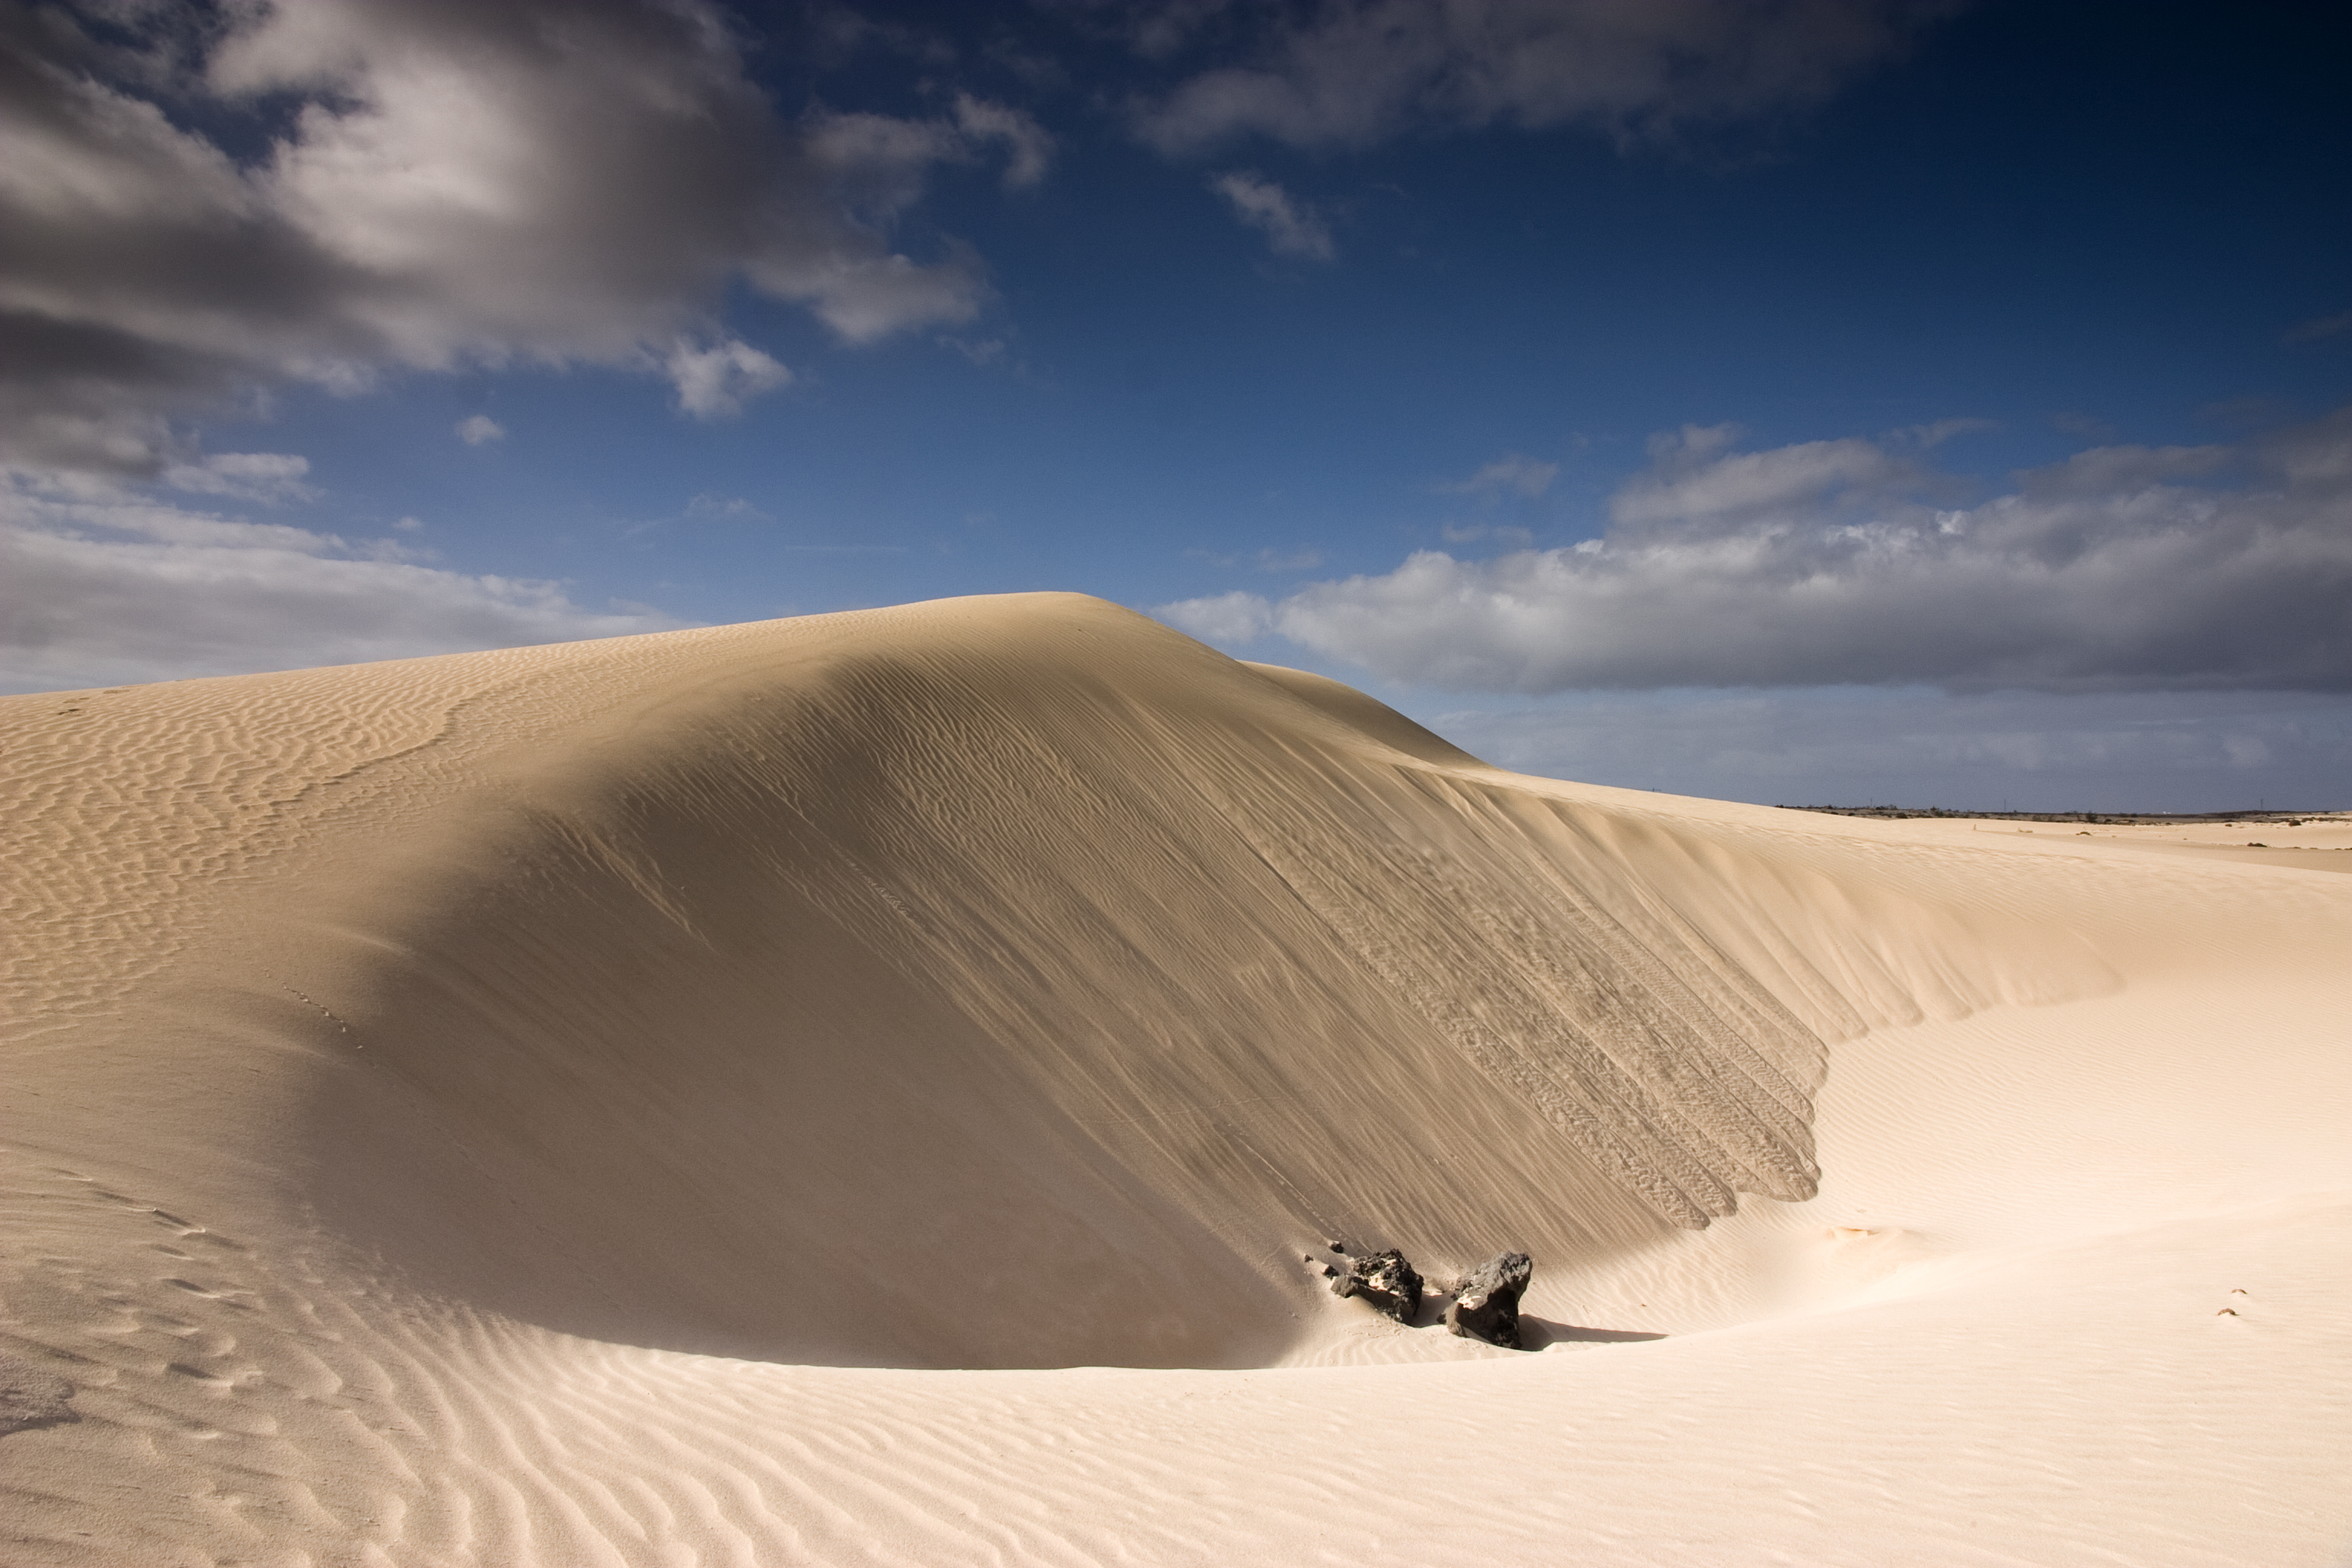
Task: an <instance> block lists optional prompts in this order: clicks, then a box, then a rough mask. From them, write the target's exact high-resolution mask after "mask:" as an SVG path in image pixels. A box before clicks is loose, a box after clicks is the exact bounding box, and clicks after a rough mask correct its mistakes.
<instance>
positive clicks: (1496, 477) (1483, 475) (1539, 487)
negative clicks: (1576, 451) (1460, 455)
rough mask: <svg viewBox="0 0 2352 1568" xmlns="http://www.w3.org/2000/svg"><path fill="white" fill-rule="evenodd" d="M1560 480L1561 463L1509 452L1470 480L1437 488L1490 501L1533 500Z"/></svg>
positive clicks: (1454, 481) (1455, 481) (1461, 480)
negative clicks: (1504, 498) (1507, 497)
mask: <svg viewBox="0 0 2352 1568" xmlns="http://www.w3.org/2000/svg"><path fill="white" fill-rule="evenodd" d="M1558 478H1559V464H1558V463H1540V462H1538V461H1537V460H1536V459H1535V458H1523V457H1521V456H1519V454H1517V452H1511V453H1508V454H1507V455H1505V456H1503V457H1501V458H1496V460H1495V461H1493V462H1491V463H1489V464H1487V465H1486V467H1485V468H1480V469H1479V470H1478V471H1477V472H1476V473H1475V474H1473V475H1471V476H1470V477H1469V478H1468V479H1455V480H1453V481H1451V482H1449V483H1446V484H1442V485H1439V486H1437V487H1436V488H1437V489H1438V491H1439V492H1440V493H1441V494H1444V495H1457V496H1479V497H1483V498H1486V499H1490V500H1491V499H1493V498H1495V497H1498V496H1503V495H1519V496H1525V497H1526V498H1527V499H1528V500H1534V499H1535V498H1536V497H1538V496H1539V495H1541V494H1543V493H1544V491H1546V490H1548V489H1551V482H1552V480H1554V479H1558Z"/></svg>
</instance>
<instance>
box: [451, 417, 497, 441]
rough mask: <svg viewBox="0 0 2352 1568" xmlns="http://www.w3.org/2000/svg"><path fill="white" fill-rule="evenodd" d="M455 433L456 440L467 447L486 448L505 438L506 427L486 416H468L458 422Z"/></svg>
mask: <svg viewBox="0 0 2352 1568" xmlns="http://www.w3.org/2000/svg"><path fill="white" fill-rule="evenodd" d="M506 438H507V427H506V426H503V425H501V424H499V422H498V421H497V420H495V419H493V418H491V417H490V416H488V415H487V414H475V415H469V416H467V417H466V418H463V419H460V420H458V421H457V439H458V440H460V441H463V442H464V443H466V445H467V446H468V447H486V446H488V445H489V444H490V443H491V442H493V441H503V440H505V439H506Z"/></svg>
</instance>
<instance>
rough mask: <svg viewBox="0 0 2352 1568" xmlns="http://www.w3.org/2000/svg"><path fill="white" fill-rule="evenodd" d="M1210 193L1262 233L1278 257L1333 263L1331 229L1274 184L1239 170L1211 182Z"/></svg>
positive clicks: (1312, 212) (1303, 205) (1261, 177)
mask: <svg viewBox="0 0 2352 1568" xmlns="http://www.w3.org/2000/svg"><path fill="white" fill-rule="evenodd" d="M1209 189H1210V190H1212V191H1213V192H1215V193H1216V194H1217V195H1221V196H1223V197H1224V198H1225V200H1226V201H1227V202H1228V203H1230V204H1232V206H1233V209H1234V216H1235V217H1237V218H1239V219H1241V220H1242V222H1244V223H1245V224H1247V225H1249V226H1251V227H1252V228H1255V229H1258V230H1260V231H1261V232H1263V233H1264V234H1265V239H1266V243H1267V244H1268V245H1270V246H1272V247H1274V249H1275V252H1276V254H1277V255H1281V256H1303V257H1306V258H1308V259H1309V260H1314V261H1328V260H1330V259H1331V258H1332V255H1333V254H1334V253H1333V251H1332V248H1331V231H1330V229H1329V228H1328V227H1327V226H1325V225H1324V222H1323V220H1322V219H1321V218H1320V217H1318V216H1316V213H1315V210H1314V209H1313V208H1312V207H1309V206H1307V205H1306V204H1305V203H1303V202H1299V201H1296V200H1294V199H1293V198H1292V197H1291V195H1290V193H1289V192H1287V191H1286V190H1284V189H1283V188H1282V187H1281V186H1280V185H1277V184H1275V183H1274V182H1273V181H1272V180H1269V179H1266V178H1265V177H1263V176H1262V175H1259V174H1253V173H1251V172H1250V171H1248V170H1246V169H1238V170H1235V171H1234V172H1233V173H1231V174H1218V175H1216V176H1214V177H1213V178H1212V179H1211V180H1210V181H1209Z"/></svg>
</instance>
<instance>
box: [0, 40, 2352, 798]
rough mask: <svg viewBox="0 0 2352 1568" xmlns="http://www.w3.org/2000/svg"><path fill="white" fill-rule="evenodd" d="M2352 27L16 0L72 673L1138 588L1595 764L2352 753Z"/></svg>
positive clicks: (1811, 773)
mask: <svg viewBox="0 0 2352 1568" xmlns="http://www.w3.org/2000/svg"><path fill="white" fill-rule="evenodd" d="M2348 51H2352V10H2347V8H2345V7H2342V6H2339V5H2317V4H2313V5H2263V4H2240V5H2219V4H2206V5H2170V4H2164V3H2160V0H2137V3H2130V4H2105V3H2100V0H2070V3H2069V4H2066V5H2048V4H2043V3H2039V0H1981V3H1977V4H1948V3H1936V0H1927V3H1904V0H1517V3H1509V0H1318V3H1300V4H1252V3H1247V0H1167V3H1165V4H1160V5H1140V4H1113V3H1111V0H1027V3H1024V0H1001V3H998V4H990V5H971V4H961V5H911V4H896V5H883V4H870V5H856V4H809V5H748V4H747V5H732V6H730V5H721V4H718V3H717V0H510V3H509V0H500V3H484V0H299V3H280V4H274V5H273V4H269V3H268V0H233V3H224V4H217V5H190V4H178V5H174V4H157V3H153V0H87V3H84V4H79V5H68V4H25V3H22V0H0V551H5V565H0V572H5V585H0V689H5V690H10V691H44V690H57V689H77V688H83V687H90V686H100V685H117V684H126V683H130V682H136V681H148V680H162V679H181V678H185V677H190V676H203V675H215V674H232V673H241V672H247V671H253V670H263V669H276V668H300V667H306V666H311V665H319V664H334V663H347V662H353V661H358V660H364V659H375V658H400V657H407V656H411V655H417V654H432V653H443V652H452V651H457V650H461V649H470V648H480V647H503V646H513V645H520V644H530V643H541V642H551V641H559V640H566V639H571V638H577V637H602V636H609V635H617V634H625V633H631V632H642V631H658V630H665V629H670V628H675V627H680V626H697V625H707V624H717V623H725V622H734V621H742V620H753V619H761V618H766V617H771V616H794V615H807V614H816V613H822V612H825V611H832V610H841V609H853V608H863V607H867V606H872V605H886V604H897V603H903V602H907V601H910V600H919V599H927V598H935V597H940V596H945V595H962V594H984V593H1001V592H1013V591H1024V590H1031V589H1069V590H1076V591H1080V592H1085V593H1089V594H1096V595H1101V596H1103V597H1105V598H1108V599H1111V600H1114V601H1117V602H1118V603H1121V604H1125V605H1132V606H1133V607H1135V608H1137V609H1139V610H1141V611H1144V612H1146V613H1149V614H1150V615H1153V616H1158V617H1160V619H1161V620H1163V621H1165V622H1167V623H1168V624H1170V625H1171V626H1177V627H1179V628H1180V629H1182V630H1184V631H1186V632H1188V633H1190V634H1191V635H1192V636H1195V637H1200V638H1201V639H1202V640H1203V641H1206V642H1208V643H1210V644H1212V645H1213V646H1215V647H1219V648H1222V649H1223V650H1225V651H1226V652H1229V653H1232V654H1234V655H1235V656H1236V657H1239V658H1252V659H1259V660H1264V661H1268V662H1273V663H1278V664H1288V665H1294V666H1297V667H1301V668H1310V669H1316V670H1319V671H1321V672H1323V673H1325V674H1328V675H1331V676H1334V677H1337V678H1338V679H1342V680H1346V681H1349V683H1351V684H1354V685H1357V686H1360V687H1361V688H1363V689H1366V690H1368V691H1370V692H1372V693H1374V694H1375V695H1377V696H1379V697H1381V699H1382V700H1386V701H1388V702H1390V703H1391V704H1392V705H1394V706H1396V707H1398V708H1400V709H1402V710H1404V711H1405V712H1407V713H1410V714H1412V716H1413V717H1415V718H1417V719H1419V720H1421V721H1423V722H1424V723H1426V724H1429V725H1430V726H1432V727H1433V728H1434V729H1436V730H1437V731H1440V732H1441V733H1443V734H1444V735H1446V736H1447V737H1448V738H1449V739H1452V740H1454V741H1455V742H1458V743H1461V744H1463V745H1465V746H1467V747H1468V748H1469V749H1471V750H1472V751H1474V752H1478V753H1479V754H1480V755H1482V756H1485V757H1486V758H1487V759H1488V760H1489V761H1492V762H1495V763H1500V764H1503V765H1506V766H1510V767H1515V768H1518V769H1522V770H1525V771H1528V772H1532V773H1545V774H1549V775H1553V776H1559V777H1568V778H1576V779H1582V780H1587V781H1590V782H1594V783H1601V784H1622V785H1629V786H1632V787H1635V788H1644V789H1658V790H1666V791H1672V792H1676V793H1682V794H1692V795H1712V796H1717V797H1722V798H1729V799H1739V800H1750V801H1757V802H1761V803H1765V804H1790V805H1795V804H1828V803H1836V804H1846V805H1862V804H1901V805H1916V806H1923V807H1924V806H1928V805H1937V806H1942V807H1946V808H1951V809H2000V808H2003V807H2007V808H2010V809H2017V810H2042V811H2071V810H2084V809H2088V810H2102V811H2133V810H2140V811H2216V810H2235V809H2240V808H2252V807H2256V806H2260V805H2267V806H2271V807H2274V808H2281V807H2283V808H2290V809H2325V808H2331V807H2344V806H2352V176H2347V170H2352V93H2347V92H2345V91H2344V90H2343V89H2342V82H2341V62H2342V61H2343V60H2344V59H2345V58H2347V52H2348Z"/></svg>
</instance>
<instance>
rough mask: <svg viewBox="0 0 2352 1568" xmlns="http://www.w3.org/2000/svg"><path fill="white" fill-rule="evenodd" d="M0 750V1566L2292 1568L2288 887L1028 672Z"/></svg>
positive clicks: (2320, 1474)
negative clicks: (1418, 1317) (1388, 1262)
mask: <svg viewBox="0 0 2352 1568" xmlns="http://www.w3.org/2000/svg"><path fill="white" fill-rule="evenodd" d="M0 722H5V733H6V739H7V746H8V763H7V768H8V773H7V782H6V791H7V794H6V803H7V804H6V817H5V821H6V823H7V830H8V834H9V851H8V861H7V865H8V880H7V885H6V888H5V903H6V908H7V911H8V915H9V919H10V921H11V925H12V928H13V929H12V931H11V935H10V938H9V943H8V950H7V953H6V955H5V957H6V963H7V965H8V970H7V980H8V984H9V986H10V991H9V1000H8V1018H9V1026H10V1044H9V1046H8V1058H7V1064H8V1065H7V1072H6V1084H5V1088H6V1095H7V1108H8V1117H9V1121H8V1125H7V1127H6V1129H5V1150H0V1153H5V1174H0V1184H5V1202H6V1213H5V1240H6V1246H7V1259H6V1274H5V1321H0V1329H5V1362H0V1415H5V1421H0V1426H6V1427H10V1428H13V1429H12V1430H9V1431H8V1432H7V1435H6V1436H0V1486H5V1522H0V1532H5V1534H4V1535H0V1538H5V1540H6V1541H7V1542H8V1546H7V1549H6V1561H7V1562H9V1563H108V1564H111V1563H486V1564H503V1563H548V1564H572V1563H648V1564H655V1563H658V1564H684V1563H747V1564H749V1563H758V1564H767V1563H801V1562H826V1563H991V1562H1001V1563H1013V1562H1018V1563H1026V1562H1040V1563H1143V1564H1150V1563H1210V1562H1220V1563H1223V1562H1265V1563H1316V1562H1326V1561H1328V1562H1391V1561H1393V1562H1414V1563H1496V1562H1501V1563H1564V1562H1577V1563H1692V1564H1717V1563H1780V1562H1798V1563H1856V1564H1885V1563H1967V1564H1978V1563H1983V1564H1994V1563H2004V1564H2007V1563H2053V1564H2054V1563H2085V1564H2088V1563H2183V1564H2192V1563H2193V1564H2208V1563H2214V1564H2218V1563H2248V1564H2253V1563H2261V1564H2303V1563H2308V1564H2314V1565H2319V1564H2330V1565H2334V1564H2341V1563H2344V1562H2345V1561H2346V1560H2347V1557H2346V1554H2347V1549H2352V1488H2347V1485H2346V1477H2347V1475H2352V1415H2347V1412H2352V1135H2347V1127H2352V962H2347V954H2352V878H2347V877H2343V876H2337V875H2329V874H2326V873H2325V872H2323V871H2320V870H2315V869H2307V868H2302V867H2299V866H2294V865H2263V864H2250V863H2232V862H2229V861H2225V860H2221V859H2218V858H2212V857H2210V856H2204V857H2190V856H2187V855H2182V854H2178V853H2173V854H2165V853H2157V852H2151V851H2150V850H2148V849H2144V848H2138V847H2133V846H2132V845H2131V844H2130V843H2128V842H2126V841H2124V840H2119V839H2116V838H2113V837H2108V838H2096V839H2086V838H2079V837H2058V836H2055V835H2043V836H2033V835H2026V834H2020V833H2015V832H2006V833H1999V834H1995V833H1981V832H1975V831H1972V830H1971V829H1970V828H1969V826H1968V825H1965V824H1954V823H1925V822H1872V821H1859V820H1853V819H1847V818H1839V817H1830V816H1811V815H1804V814H1799V813H1793V812H1781V811H1774V810H1768V809H1764V808H1759V807H1749V806H1739V805H1724V804H1720V803H1715V802H1706V801H1696V800H1685V799H1680V798H1675V797H1671V796H1662V795H1646V794H1639V793H1634V792H1627V791H1620V790H1612V789H1604V788H1597V787H1590V786H1583V785H1577V784H1559V783H1555V782H1552V781H1549V780H1540V779H1532V778H1526V777H1520V776H1517V775H1513V774H1508V773H1501V772H1498V771H1496V770H1494V769H1490V768H1488V767H1486V766H1485V765H1484V764H1482V763H1478V762H1477V761H1476V760H1475V759H1474V758H1471V757H1469V756H1466V755H1465V754H1464V753H1462V752H1458V751H1456V750H1454V748H1453V747H1451V746H1449V745H1447V744H1446V743H1445V742H1443V741H1442V740H1440V739H1438V738H1437V737H1435V736H1433V735H1431V734H1429V733H1428V732H1426V731H1423V730H1421V729H1419V728H1418V727H1417V726H1415V725H1413V724H1412V723H1411V722H1409V721H1405V720H1404V719H1402V718H1401V717H1400V716H1398V715H1396V714H1394V713H1392V712H1391V711H1390V710H1386V709H1384V708H1381V706H1379V705H1378V704H1376V703H1373V702H1371V701H1370V700H1369V699H1367V698H1364V697H1362V696H1361V695H1360V694H1358V693H1356V692H1353V691H1351V690H1349V689H1347V688H1345V687H1341V686H1338V685H1336V684H1334V683H1331V682H1328V681H1326V680H1322V679H1319V678H1316V677H1312V676H1306V675H1300V674H1297V673H1296V672H1291V671H1285V670H1279V669H1273V668H1261V667H1255V666H1249V665H1242V664H1236V663H1234V662H1233V661H1231V660H1229V659H1226V658H1223V657H1222V656H1220V655H1218V654H1215V653H1213V652H1212V651H1210V650H1208V649H1206V648H1203V647H1200V646H1199V645H1197V644H1194V643H1192V642H1190V641H1188V640H1187V639H1185V638H1183V637H1179V636H1178V635H1176V634H1175V633H1173V632H1171V631H1169V630H1167V629H1165V628H1163V627H1160V626H1156V625H1154V624H1153V623H1150V622H1149V621H1146V620H1144V619H1142V618H1141V617H1139V616H1133V615H1131V614H1129V613H1128V612H1125V611H1122V610H1119V609H1117V608H1115V607H1112V606H1110V605H1104V604H1101V603H1099V602H1097V601H1093V600H1087V599H1083V598H1078V597H1074V596H1066V595H1029V596H1022V597H1016V598H1009V599H986V600H963V601H950V602H946V603H941V604H936V605H921V606H914V607H910V608H907V609H902V610H890V611H874V612H866V613H861V614H856V615H844V616H823V617H816V618H813V619H806V620H799V621H784V622H775V623H771V624H766V625H756V626H730V627H720V628H716V629H712V630H708V631H696V632H683V633H675V634H668V635H665V636H660V637H635V638H623V639H616V640H613V641H606V642H595V643H583V644H576V645H570V646H565V647H548V648H530V649H520V650H513V651H508V652H499V653H488V654H478V655H462V656H456V657H450V658H434V659H420V660H410V661H404V662H398V663H392V664H382V665H371V666H361V667H354V668H341V669H324V670H310V671H302V672H297V673H292V674H285V675H265V676H251V677H239V678H233V679H216V680H200V681H186V682H180V683H175V684H172V685H166V686H156V687H140V688H129V689H114V690H110V691H104V692H97V691H92V692H79V693H69V694H62V695H54V696H42V697H31V698H15V699H8V700H5V702H0ZM1335 1238H1344V1239H1345V1240H1347V1241H1348V1242H1349V1244H1350V1245H1351V1246H1354V1247H1359V1248H1366V1247H1389V1246H1395V1247H1402V1248H1403V1249H1404V1250H1405V1251H1406V1252H1407V1253H1408V1254H1409V1255H1410V1256H1411V1257H1412V1258H1413V1259H1414V1260H1415V1262H1416V1263H1418V1264H1419V1265H1420V1266H1421V1267H1422V1268H1423V1270H1424V1271H1425V1272H1430V1273H1433V1274H1436V1275H1439V1276H1445V1275H1450V1274H1454V1273H1456V1272H1459V1271H1465V1270H1466V1269H1467V1268H1469V1267H1470V1266H1472V1265H1473V1264H1475V1262H1477V1261H1478V1260H1479V1259H1480V1258H1483V1257H1485V1256H1486V1255H1488V1254H1490V1253H1492V1252H1495V1251H1496V1250H1499V1249H1500V1248H1502V1247H1517V1248H1520V1249H1523V1250H1525V1251H1527V1252H1528V1253H1530V1254H1532V1255H1533V1256H1534V1257H1535V1258H1536V1260H1537V1274H1536V1281H1535V1286H1534V1288H1533V1289H1532V1290H1531V1291H1530V1293H1529V1295H1528V1302H1527V1306H1528V1311H1529V1312H1530V1314H1531V1321H1532V1324H1533V1327H1534V1330H1535V1332H1534V1335H1533V1340H1534V1342H1536V1343H1537V1344H1538V1345H1539V1346H1540V1347H1541V1353H1536V1354H1514V1353H1511V1352H1502V1351H1496V1350H1492V1349H1489V1348H1487V1347H1484V1346H1480V1345H1476V1344H1474V1343H1471V1342H1465V1341H1463V1340H1458V1339H1454V1338H1452V1337H1450V1336H1448V1335H1446V1334H1445V1333H1444V1331H1443V1330H1442V1329H1436V1328H1421V1329H1417V1330H1408V1329H1405V1328H1402V1327H1399V1326H1397V1325H1395V1324H1392V1323H1390V1322H1388V1321H1385V1320H1383V1319H1381V1318H1379V1317H1377V1316H1375V1315H1374V1314H1372V1313H1371V1312H1370V1311H1369V1310H1367V1309H1365V1308H1364V1307H1363V1306H1362V1305H1361V1304H1360V1303H1358V1302H1353V1301H1341V1300H1336V1299H1334V1298H1333V1297H1331V1296H1330V1295H1329V1294H1328V1292H1327V1291H1326V1290H1325V1289H1323V1281H1322V1280H1321V1279H1319V1278H1318V1276H1317V1275H1316V1274H1315V1272H1314V1271H1313V1270H1311V1269H1310V1268H1308V1267H1307V1264H1305V1263H1304V1262H1303V1261H1302V1260H1301V1258H1302V1254H1304V1253H1306V1252H1308V1251H1312V1250H1315V1249H1316V1248H1318V1247H1319V1246H1320V1244H1322V1243H1323V1242H1325V1241H1328V1240H1330V1239H1335Z"/></svg>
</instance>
